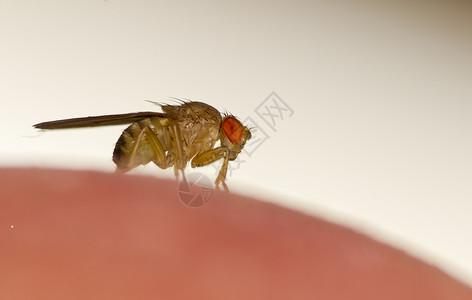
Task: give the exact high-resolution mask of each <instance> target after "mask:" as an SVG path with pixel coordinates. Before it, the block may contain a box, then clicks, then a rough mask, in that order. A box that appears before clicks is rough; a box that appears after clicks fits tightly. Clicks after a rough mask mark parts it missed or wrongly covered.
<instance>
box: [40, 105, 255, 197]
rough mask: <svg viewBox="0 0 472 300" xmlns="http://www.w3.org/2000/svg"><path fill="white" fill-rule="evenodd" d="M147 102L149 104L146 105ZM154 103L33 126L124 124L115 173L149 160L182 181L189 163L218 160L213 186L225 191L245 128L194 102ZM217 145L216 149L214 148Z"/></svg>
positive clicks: (247, 135)
mask: <svg viewBox="0 0 472 300" xmlns="http://www.w3.org/2000/svg"><path fill="white" fill-rule="evenodd" d="M149 102H151V101H149ZM151 103H154V104H156V105H159V106H160V107H161V109H162V113H160V112H136V113H128V114H116V115H103V116H93V117H84V118H74V119H64V120H56V121H49V122H43V123H39V124H35V125H33V126H34V127H35V128H38V129H67V128H80V127H97V126H109V125H120V124H129V123H131V125H130V126H129V127H128V128H126V129H125V130H124V131H123V133H122V134H121V136H120V138H119V139H118V141H117V142H116V145H115V150H114V151H113V162H114V163H115V164H116V167H117V168H116V170H117V171H118V172H127V171H129V170H131V169H134V168H136V167H137V166H140V165H146V164H148V163H149V162H151V161H152V162H154V163H155V164H156V165H157V166H158V167H159V168H161V169H167V168H169V167H171V166H174V172H175V176H176V177H177V179H178V177H179V171H180V172H181V173H182V177H183V180H186V179H185V174H184V169H185V167H186V165H187V163H188V162H189V161H190V162H191V166H192V168H196V167H203V166H206V165H209V164H211V163H213V162H216V161H218V160H220V159H223V164H222V166H221V169H220V171H219V173H218V176H217V178H216V181H215V185H216V187H217V188H219V184H220V183H221V185H222V186H223V188H224V189H225V190H228V187H227V186H226V183H225V179H226V172H227V169H228V161H230V160H235V159H236V157H237V156H238V154H239V153H240V152H241V150H242V149H243V147H244V145H245V143H246V141H247V140H249V139H250V138H251V131H250V129H249V128H247V127H245V126H243V125H242V124H241V122H240V121H239V120H238V119H236V117H234V116H233V115H230V114H223V115H221V114H220V112H219V111H218V110H216V109H215V108H214V107H212V106H210V105H208V104H206V103H203V102H194V101H182V103H181V105H167V104H159V103H156V102H151ZM217 141H220V146H219V147H216V148H215V144H216V143H217Z"/></svg>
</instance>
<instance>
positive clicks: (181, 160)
mask: <svg viewBox="0 0 472 300" xmlns="http://www.w3.org/2000/svg"><path fill="white" fill-rule="evenodd" d="M171 127H172V130H173V132H174V137H175V155H176V157H175V165H174V173H175V177H177V179H179V170H180V171H181V172H182V179H183V181H184V183H185V184H186V185H188V182H187V177H186V176H185V172H184V169H185V165H186V164H187V159H186V158H185V157H184V153H183V152H184V151H183V147H182V141H183V140H182V133H181V132H180V128H179V126H178V123H177V121H175V120H172V121H171Z"/></svg>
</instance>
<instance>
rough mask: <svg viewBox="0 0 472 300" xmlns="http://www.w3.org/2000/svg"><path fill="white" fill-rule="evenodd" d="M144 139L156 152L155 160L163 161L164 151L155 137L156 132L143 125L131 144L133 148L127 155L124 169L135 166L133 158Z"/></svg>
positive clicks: (164, 159) (164, 157) (164, 158)
mask: <svg viewBox="0 0 472 300" xmlns="http://www.w3.org/2000/svg"><path fill="white" fill-rule="evenodd" d="M144 139H146V140H147V141H148V142H149V144H150V145H151V148H152V150H153V151H154V153H155V154H156V157H157V160H158V161H159V162H160V163H162V164H164V163H165V161H166V153H165V150H164V148H163V147H162V145H161V142H159V139H158V138H157V137H156V134H155V133H154V132H153V131H152V130H151V128H149V127H144V128H143V129H142V130H141V132H140V133H139V135H138V138H137V139H136V142H135V144H134V146H133V150H132V151H131V154H130V156H129V161H128V167H127V168H126V171H127V170H130V169H132V168H134V167H136V166H135V165H134V160H135V158H136V155H137V153H138V149H139V147H140V146H141V143H142V142H143V141H144ZM117 171H118V169H117Z"/></svg>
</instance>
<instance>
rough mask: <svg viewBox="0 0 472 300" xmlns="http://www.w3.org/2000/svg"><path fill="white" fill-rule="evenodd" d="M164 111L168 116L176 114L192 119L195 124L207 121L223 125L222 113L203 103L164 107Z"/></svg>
mask: <svg viewBox="0 0 472 300" xmlns="http://www.w3.org/2000/svg"><path fill="white" fill-rule="evenodd" d="M162 111H163V112H165V113H168V114H175V115H178V116H183V117H185V118H190V119H192V120H194V121H195V122H200V121H207V122H212V123H217V124H220V123H221V114H220V112H219V111H218V110H217V109H216V108H214V107H213V106H211V105H208V104H206V103H203V102H194V101H189V102H184V103H183V104H181V105H163V106H162Z"/></svg>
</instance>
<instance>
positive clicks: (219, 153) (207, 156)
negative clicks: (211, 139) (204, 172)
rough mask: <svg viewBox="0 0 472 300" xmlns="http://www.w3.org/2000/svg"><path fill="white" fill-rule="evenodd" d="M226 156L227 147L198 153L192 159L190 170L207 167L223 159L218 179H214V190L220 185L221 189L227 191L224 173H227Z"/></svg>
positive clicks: (227, 152)
mask: <svg viewBox="0 0 472 300" xmlns="http://www.w3.org/2000/svg"><path fill="white" fill-rule="evenodd" d="M228 154H229V149H228V148H227V147H218V148H215V149H211V150H208V151H205V152H202V153H199V154H197V155H196V156H195V157H194V158H193V159H192V168H195V167H203V166H207V165H209V164H211V163H214V162H215V161H217V160H219V159H221V158H223V159H224V160H223V165H222V166H221V169H220V172H219V173H218V177H216V180H215V185H216V188H218V189H219V187H218V185H219V184H220V183H221V185H222V186H223V189H224V190H225V191H228V187H227V186H226V183H225V179H226V172H227V171H228V157H229V156H228Z"/></svg>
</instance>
